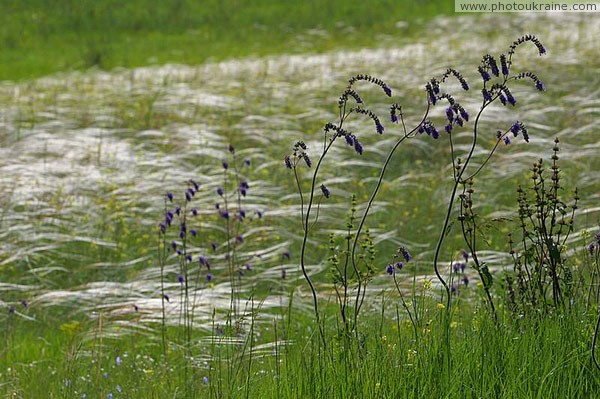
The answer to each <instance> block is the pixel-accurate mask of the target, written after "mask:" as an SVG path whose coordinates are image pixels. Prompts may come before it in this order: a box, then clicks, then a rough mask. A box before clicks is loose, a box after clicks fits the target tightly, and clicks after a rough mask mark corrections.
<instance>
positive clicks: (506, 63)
mask: <svg viewBox="0 0 600 399" xmlns="http://www.w3.org/2000/svg"><path fill="white" fill-rule="evenodd" d="M526 42H531V43H533V44H534V45H535V46H536V47H537V49H538V53H539V55H540V56H541V55H544V54H546V49H545V48H544V46H543V45H542V43H541V42H540V41H539V40H538V39H537V38H536V37H535V36H533V35H525V36H522V37H520V38H519V39H517V40H515V41H514V42H513V43H512V44H511V46H510V47H509V49H508V52H507V54H508V56H507V55H506V54H501V55H500V57H499V60H500V67H499V66H498V63H497V61H496V59H495V58H494V57H493V56H491V55H489V54H486V55H485V56H483V58H482V61H481V65H480V66H479V67H478V71H479V74H480V75H481V79H482V80H483V88H482V90H481V93H482V97H483V99H482V104H481V106H480V108H479V111H478V112H477V115H476V116H475V122H474V124H473V135H472V141H471V147H470V150H469V152H468V153H467V155H466V157H465V158H464V160H462V159H460V158H456V157H455V154H454V145H453V142H452V134H451V129H450V131H448V129H447V130H446V131H447V132H448V137H449V140H450V145H451V150H452V162H453V167H454V168H453V169H454V185H453V187H452V191H451V194H450V199H449V201H448V208H447V211H446V216H445V218H444V223H443V227H442V229H441V231H440V237H439V239H438V242H437V245H436V249H435V253H434V259H433V268H434V270H435V273H436V275H437V277H438V279H439V281H440V282H441V283H442V285H443V286H444V288H445V290H446V294H447V297H446V301H447V306H446V309H448V311H449V309H450V300H451V296H450V287H449V286H448V284H447V283H446V281H445V279H444V278H443V277H442V276H441V274H440V271H439V266H438V261H439V255H440V251H441V248H442V245H443V243H444V239H445V237H446V234H447V229H448V225H449V222H450V218H451V215H452V210H453V207H454V202H455V199H456V194H457V191H458V187H459V186H461V185H463V186H464V185H465V184H466V183H467V182H469V181H471V180H472V179H473V178H474V177H475V176H477V175H478V174H479V173H480V172H481V170H482V169H483V168H484V167H485V166H486V165H487V163H488V162H489V160H490V159H491V157H492V155H493V154H494V152H495V151H496V149H497V148H498V146H499V144H500V143H502V142H504V143H505V144H506V145H509V144H510V143H511V138H510V135H509V134H512V135H513V137H517V136H518V135H519V134H522V136H523V139H524V140H525V141H526V142H529V133H528V130H527V128H526V127H525V125H524V124H523V123H522V122H520V121H516V122H514V123H513V124H511V126H510V127H509V128H508V129H506V130H505V131H498V132H497V133H496V144H495V145H494V146H493V148H492V149H491V150H490V152H489V153H488V155H487V157H486V158H485V160H484V162H483V163H482V164H481V165H480V166H479V167H478V168H477V169H476V170H475V172H473V173H471V174H467V173H466V172H467V169H468V167H469V164H470V162H471V159H472V157H473V153H474V151H475V147H476V146H477V143H478V140H479V130H480V121H481V116H482V114H483V112H484V111H485V109H486V108H487V107H488V106H489V105H490V104H492V103H493V102H495V101H496V100H499V101H500V102H501V103H502V104H503V105H505V106H506V105H509V104H510V105H512V106H515V105H516V103H517V100H516V99H515V97H514V96H513V94H512V92H511V90H510V88H509V83H511V82H512V81H516V80H521V79H530V80H531V81H533V83H534V84H535V87H536V89H538V90H539V91H544V90H545V86H544V84H543V83H542V81H541V80H539V79H538V77H537V76H536V75H534V74H533V73H531V72H521V73H518V74H513V73H512V66H513V60H512V59H513V55H514V54H515V51H516V49H517V48H518V47H519V46H521V45H522V44H523V43H526ZM432 94H434V95H435V93H432ZM434 95H432V96H431V98H432V102H434V103H435V100H439V96H434ZM436 97H437V98H436ZM447 115H450V112H447ZM462 204H463V205H464V204H466V202H465V201H464V200H463V202H462ZM463 209H464V207H463ZM465 218H466V216H465V215H462V214H461V216H459V220H460V219H462V220H461V222H464V220H466V219H465ZM465 226H467V224H465V223H461V227H462V229H463V235H464V236H465V239H466V241H467V245H468V246H469V249H470V251H471V254H472V256H473V259H474V260H475V259H477V261H476V263H475V266H474V268H475V269H476V270H477V272H478V274H479V277H480V278H481V281H482V282H483V285H484V290H485V292H486V296H487V299H488V302H489V305H490V308H491V309H492V311H493V312H495V309H494V305H493V301H492V297H491V294H490V292H489V289H490V287H491V284H492V278H491V275H490V274H489V271H488V270H487V268H486V267H485V265H484V264H483V263H480V262H479V260H478V257H477V252H476V247H475V245H474V243H475V241H474V239H470V238H469V237H474V234H475V228H474V227H473V228H471V229H469V228H466V227H465Z"/></svg>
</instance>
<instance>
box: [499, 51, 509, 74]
mask: <svg viewBox="0 0 600 399" xmlns="http://www.w3.org/2000/svg"><path fill="white" fill-rule="evenodd" d="M500 66H501V68H502V75H504V76H508V64H507V62H506V55H504V54H502V55H501V56H500Z"/></svg>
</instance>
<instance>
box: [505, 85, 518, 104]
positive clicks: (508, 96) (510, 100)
mask: <svg viewBox="0 0 600 399" xmlns="http://www.w3.org/2000/svg"><path fill="white" fill-rule="evenodd" d="M504 94H506V101H508V103H509V104H510V105H512V106H513V107H514V106H515V105H516V104H517V100H515V98H514V97H513V95H512V93H511V92H510V90H508V88H505V89H504Z"/></svg>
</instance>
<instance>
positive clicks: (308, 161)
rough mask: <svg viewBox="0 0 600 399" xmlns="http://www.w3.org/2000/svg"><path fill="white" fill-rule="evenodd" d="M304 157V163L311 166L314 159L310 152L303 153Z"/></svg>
mask: <svg viewBox="0 0 600 399" xmlns="http://www.w3.org/2000/svg"><path fill="white" fill-rule="evenodd" d="M302 158H303V159H304V163H306V166H308V167H309V168H310V167H311V166H312V161H311V160H310V157H309V156H308V154H302Z"/></svg>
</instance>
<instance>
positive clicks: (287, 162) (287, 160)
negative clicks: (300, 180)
mask: <svg viewBox="0 0 600 399" xmlns="http://www.w3.org/2000/svg"><path fill="white" fill-rule="evenodd" d="M283 161H284V162H285V167H286V168H288V169H292V160H291V159H290V156H289V155H286V156H285V158H284V159H283Z"/></svg>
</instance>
